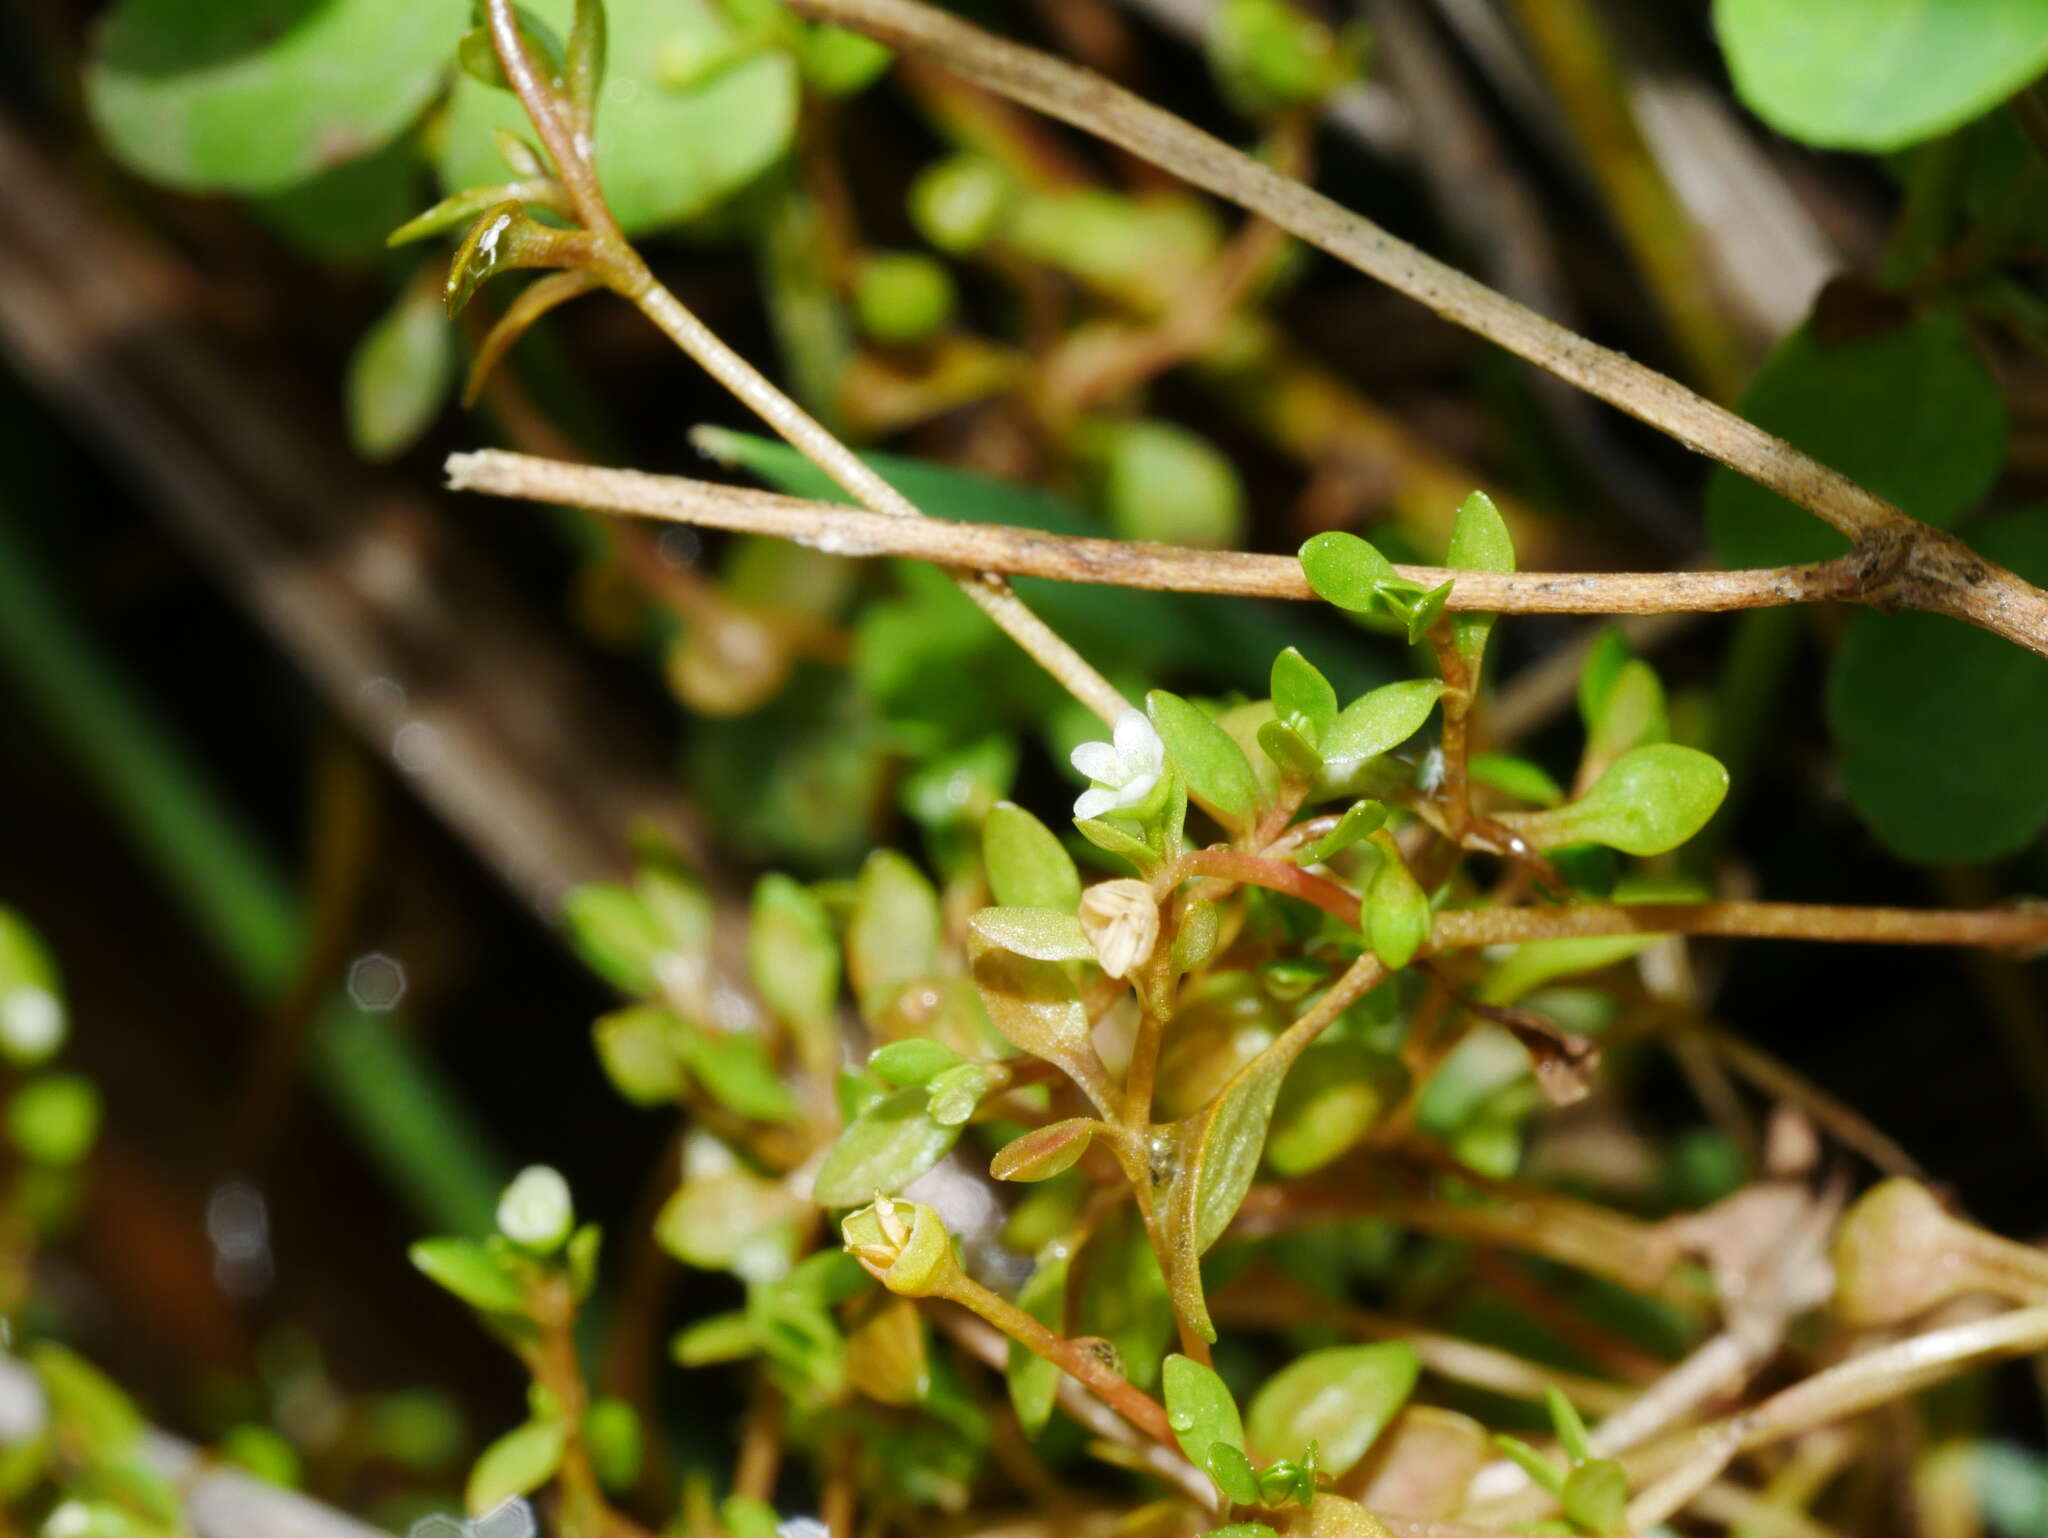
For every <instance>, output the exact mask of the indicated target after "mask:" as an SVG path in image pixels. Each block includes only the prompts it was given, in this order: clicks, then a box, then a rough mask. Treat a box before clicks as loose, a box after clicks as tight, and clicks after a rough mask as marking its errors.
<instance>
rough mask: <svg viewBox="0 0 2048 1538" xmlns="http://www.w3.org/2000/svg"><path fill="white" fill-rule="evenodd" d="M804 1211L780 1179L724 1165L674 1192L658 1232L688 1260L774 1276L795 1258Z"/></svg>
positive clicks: (752, 1277)
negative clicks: (766, 1178)
mask: <svg viewBox="0 0 2048 1538" xmlns="http://www.w3.org/2000/svg"><path fill="white" fill-rule="evenodd" d="M869 1195H870V1196H872V1195H873V1192H870V1193H869ZM804 1212H805V1206H804V1204H803V1202H801V1201H800V1200H799V1199H798V1198H797V1197H795V1196H793V1195H791V1194H790V1193H789V1191H787V1190H786V1189H785V1188H784V1187H783V1185H782V1184H781V1182H779V1181H774V1180H764V1179H763V1178H762V1177H760V1176H759V1175H756V1174H754V1173H753V1172H752V1171H751V1170H746V1169H739V1168H734V1169H725V1170H719V1171H717V1172H716V1173H712V1174H706V1175H693V1176H691V1177H690V1178H689V1179H687V1180H685V1181H684V1182H683V1183H682V1184H681V1185H680V1186H678V1187H677V1188H676V1189H675V1190H674V1191H673V1192H671V1193H670V1195H669V1198H668V1200H667V1201H665V1202H663V1203H662V1206H661V1211H660V1212H659V1213H657V1214H656V1215H655V1219H654V1237H655V1241H656V1242H657V1243H659V1244H660V1245H661V1247H662V1248H663V1249H664V1250H667V1251H668V1252H669V1254H671V1255H673V1256H675V1258H676V1259H678V1260H680V1261H682V1262H683V1264H685V1265H689V1266H697V1267H699V1268H700V1269H703V1270H706V1271H731V1272H733V1273H734V1274H735V1275H737V1276H739V1277H741V1278H742V1279H743V1280H746V1281H754V1282H764V1281H772V1280H774V1279H775V1278H777V1277H780V1276H782V1275H783V1274H785V1273H786V1272H787V1271H788V1270H789V1267H790V1263H791V1261H793V1260H794V1259H795V1256H796V1247H797V1243H798V1240H799V1238H800V1233H799V1229H798V1224H799V1222H800V1220H801V1219H802V1217H803V1215H804Z"/></svg>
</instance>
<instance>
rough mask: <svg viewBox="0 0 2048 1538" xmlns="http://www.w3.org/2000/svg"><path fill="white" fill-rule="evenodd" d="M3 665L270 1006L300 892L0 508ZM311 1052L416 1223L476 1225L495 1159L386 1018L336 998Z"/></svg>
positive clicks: (289, 958) (460, 1228)
mask: <svg viewBox="0 0 2048 1538" xmlns="http://www.w3.org/2000/svg"><path fill="white" fill-rule="evenodd" d="M0 670H4V671H5V673H6V675H7V676H8V677H9V678H10V679H11V680H12V681H13V683H14V685H15V687H16V688H17V689H18V691H19V692H20V695H21V697H22V699H23V701H24V702H25V703H26V704H27V705H28V706H29V708H30V709H31V710H32V711H34V713H35V714H36V716H37V717H38V718H39V719H40V720H41V721H42V723H43V725H44V727H45V728H46V729H47V730H48V732H49V733H50V735H51V736H52V737H53V738H55V739H56V740H57V741H58V742H59V743H61V744H62V745H63V746H64V748H65V749H66V750H68V751H69V753H70V754H71V756H72V759H73V761H74V762H75V763H76V764H77V766H78V768H79V770H80V772H81V773H82V774H84V775H85V777H86V778H87V780H88V781H90V782H91V784H92V785H93V787H94V789H95V790H97V791H98V792H99V794H100V795H101V796H102V797H103V798H105V800H106V802H107V803H108V805H109V806H110V807H111V808H112V810H113V812H114V814H115V817H116V818H117V819H118V821H119V822H120V824H121V826H122V828H123V830H124V831H125V832H126V833H127V835H128V837H129V838H130V839H131V840H133V842H134V844H135V845H136V847H137V848H138V849H139V850H140V851H141V853H142V855H143V857H144V858H145V859H146V860H147V861H148V862H149V864H150V865H151V866H152V867H154V868H155V870H156V872H157V873H158V875H159V876H160V877H161V878H162V880H163V881H164V883H165V885H166V886H167V887H169V888H170V890H171V891H172V893H173V894H174V895H175V896H176V898H177V899H178V900H179V902H180V903H181V904H182V905H183V906H184V907H185V909H186V910H187V912H188V913H189V914H190V915H191V918H192V922H193V925H194V927H195V928H196V929H197V930H198V931H199V932H200V933H201V935H202V936H203V937H204V938H205V939H206V940H207V942H208V943H209V944H211V945H212V946H213V948H214V949H215V951H216V952H217V953H218V954H219V956H220V958H221V959H222V960H223V961H224V962H226V963H227V965H228V966H229V967H230V968H231V969H232V970H233V971H234V973H235V974H236V975H237V976H238V977H239V978H240V979H241V981H242V983H243V984H244V985H245V986H246V987H247V988H248V990H249V992H250V993H251V994H252V995H253V996H254V997H256V998H258V999H260V1000H269V999H273V998H275V997H277V996H278V995H280V994H281V993H283V992H284V991H285V990H286V989H287V988H289V987H290V986H291V983H292V981H293V978H294V974H295V970H296V968H297V966H298V963H299V958H300V956H301V954H302V953H303V950H304V945H305V922H304V914H303V909H302V905H301V903H300V902H299V900H298V898H297V896H296V894H295V893H294V892H293V891H292V889H291V887H290V885H289V884H288V883H287V882H286V880H285V879H284V877H283V876H282V875H281V874H280V873H279V871H278V869H277V866H276V864H275V862H274V861H273V860H272V858H271V856H270V854H269V853H268V851H266V850H265V849H263V847H262V846H261V845H260V844H259V843H258V842H257V841H256V840H255V838H254V837H252V836H251V834H250V833H249V831H248V829H247V828H246V827H244V826H243V825H242V824H241V823H240V822H238V821H237V820H236V819H235V817H234V815H233V813H232V812H231V811H230V810H229V808H227V807H226V806H224V805H223V804H222V802H221V800H220V798H219V797H218V796H217V795H216V794H215V793H214V791H213V789H212V788H211V787H210V786H209V785H208V784H207V783H206V781H205V779H204V777H203V776H202V775H201V774H200V773H199V772H198V770H197V769H196V768H195V767H194V766H193V764H192V763H191V761H190V760H189V759H188V758H187V757H186V755H185V753H184V751H183V750H182V749H181V748H180V747H179V746H178V745H177V743H176V742H175V741H174V740H173V738H172V736H171V734H170V733H169V732H168V731H167V730H166V729H165V728H164V726H163V725H162V724H161V723H160V722H158V721H156V720H155V719H153V718H152V716H151V715H150V713H149V711H148V710H147V708H146V707H145V706H144V705H143V704H142V702H141V701H140V700H138V699H137V698H136V697H135V696H134V694H133V693H132V692H131V691H130V690H129V688H128V687H127V685H126V684H125V683H124V682H123V681H122V679H121V677H120V675H119V674H118V672H117V671H116V670H115V668H114V666H113V665H112V664H111V662H110V661H109V660H108V659H107V658H106V657H105V656H104V655H103V654H102V653H101V651H100V650H99V648H98V647H97V646H96V645H95V643H94V642H93V640H92V639H91V637H90V636H88V635H87V634H86V632H85V630H84V629H83V627H82V626H81V625H80V624H79V622H78V620H77V619H76V617H75V616H73V615H72V614H71V613H70V612H68V610H67V609H66V607H65V605H64V603H63V602H62V601H61V600H60V599H59V598H58V597H57V596H56V594H55V592H54V590H53V587H52V585H51V583H50V581H49V579H48V578H47V576H46V575H45V574H44V572H43V570H42V566H41V563H40V561H38V560H37V558H36V557H35V555H34V552H33V551H32V549H31V548H30V545H29V542H28V540H27V539H26V538H25V537H24V534H23V532H22V529H21V527H20V524H19V522H18V520H17V518H16V516H15V515H13V514H11V513H10V512H9V511H8V509H7V508H6V507H5V506H4V505H0ZM311 1046H312V1054H311V1062H312V1071H313V1077H314V1079H315V1082H316V1083H317V1084H318V1086H319V1088H320V1090H321V1093H322V1094H323V1095H325V1097H326V1098H327V1101H328V1103H329V1105H330V1106H331V1107H332V1108H333V1109H334V1111H335V1113H336V1114H337V1115H339V1116H340V1117H341V1119H342V1120H343V1121H344V1122H346V1123H347V1124H348V1126H349V1128H350V1130H351V1131H352V1132H353V1133H354V1134H355V1136H356V1137H357V1138H358V1139H359V1140H360V1142H361V1143H362V1146H363V1147H364V1149H365V1150H366V1151H367V1152H368V1153H369V1154H370V1156H371V1157H372V1158H373V1159H374V1160H375V1161H376V1163H377V1164H378V1165H379V1167H380V1168H382V1169H383V1171H384V1172H385V1174H386V1175H387V1176H389V1177H390V1178H391V1180H392V1182H393V1183H394V1184H395V1185H396V1186H397V1187H398V1188H399V1190H400V1191H401V1192H402V1193H403V1195H404V1197H405V1200H406V1201H407V1203H408V1204H409V1205H410V1206H411V1207H412V1209H413V1212H414V1214H415V1215H416V1216H417V1217H418V1218H419V1219H420V1220H421V1221H422V1222H424V1223H426V1224H428V1225H430V1226H432V1227H434V1228H437V1229H445V1230H452V1231H456V1232H462V1233H482V1232H485V1231H486V1230H487V1229H488V1228H489V1226H490V1223H491V1214H492V1210H493V1206H494V1204H495V1202H496V1200H497V1192H498V1187H499V1184H500V1182H499V1178H498V1171H497V1168H496V1160H495V1159H494V1158H493V1157H492V1156H491V1154H490V1153H489V1152H488V1151H487V1144H486V1140H485V1138H484V1136H483V1133H482V1131H481V1130H480V1129H479V1128H478V1127H477V1126H476V1124H475V1122H474V1121H473V1120H472V1118H471V1117H470V1115H469V1113H468V1111H467V1110H466V1109H465V1108H464V1107H463V1106H462V1105H461V1103H460V1102H459V1101H458V1100H457V1099H456V1097H455V1096H454V1095H453V1094H452V1093H451V1091H450V1090H449V1089H448V1088H447V1087H446V1086H445V1085H444V1084H442V1083H441V1082H440V1080H439V1078H438V1077H437V1076H436V1074H435V1072H434V1070H433V1069H432V1067H431V1066H430V1065H428V1064H427V1062H426V1061H425V1060H424V1059H423V1058H422V1056H421V1055H420V1053H419V1052H418V1051H417V1050H416V1049H415V1048H414V1046H413V1045H412V1043H411V1042H410V1041H409V1040H408V1039H407V1037H406V1036H405V1035H404V1033H403V1032H402V1031H401V1030H400V1029H399V1025H398V1021H397V1020H396V1018H394V1017H393V1016H390V1015H384V1014H372V1013H369V1012H366V1011H364V1010H362V1009H359V1008H357V1007H356V1006H355V1005H354V1004H353V1003H352V1002H351V1001H350V1000H349V999H348V997H347V996H346V995H343V994H337V995H336V996H335V997H334V998H333V999H331V1000H330V1001H329V1002H328V1003H326V1004H325V1005H324V1006H322V1008H321V1011H320V1014H319V1018H318V1020H317V1022H316V1024H315V1027H314V1031H313V1038H312V1043H311Z"/></svg>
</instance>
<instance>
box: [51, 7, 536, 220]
mask: <svg viewBox="0 0 2048 1538" xmlns="http://www.w3.org/2000/svg"><path fill="white" fill-rule="evenodd" d="M468 10H469V7H468V6H467V5H466V4H465V3H464V0H120V3H118V4H117V5H115V6H114V8H113V9H112V10H111V11H110V12H109V13H108V14H107V17H106V19H105V21H104V22H103V23H102V24H101V26H100V30H99V32H98V34H97V35H96V36H95V38H94V41H93V49H92V54H91V57H90V58H89V59H88V61H87V64H86V70H85V99H86V106H87V109H88V110H89V111H90V112H91V114H92V116H93V120H94V122H95V123H96V124H97V125H98V127H99V130H100V132H101V134H103V135H104V136H105V138H106V141H107V145H108V147H109V148H110V149H111V150H112V151H113V152H114V154H115V155H116V156H117V157H118V158H119V159H120V160H121V162H122V163H123V164H124V165H126V166H128V167H129V168H130V169H131V170H133V171H136V172H138V173H140V174H141V175H143V176H147V177H149V178H150V179H151V180H153V181H159V182H164V183H167V184H168V185H170V186H173V187H181V188H184V189H186V190H188V191H193V192H244V193H265V192H279V191H282V190H283V189H284V188H286V187H289V186H291V185H292V184H293V183H295V182H301V181H304V180H306V179H307V178H309V177H312V176H315V175H317V174H319V173H320V172H322V171H325V170H327V169H329V168H330V167H333V166H337V165H340V164H341V163H342V162H344V161H349V160H354V159H356V158H357V157H358V156H362V155H367V154H369V153H370V152H371V151H373V150H376V149H378V148H381V147H382V146H383V145H384V144H385V143H386V142H388V141H389V140H390V139H392V138H393V137H394V136H396V135H397V134H398V133H399V132H400V130H402V129H403V128H405V126H406V125H407V124H409V123H410V122H412V120H413V119H414V118H415V117H417V116H418V115H419V112H420V110H421V108H423V107H425V106H426V104H427V102H428V100H429V99H430V98H431V97H432V96H433V94H434V93H435V91H436V90H438V89H439V88H440V85H441V81H442V79H443V78H444V77H445V75H446V74H447V71H448V66H449V64H450V62H451V61H452V60H453V58H454V54H455V42H456V39H457V38H458V37H459V36H461V34H462V31H463V28H464V25H465V23H466V21H467V13H468ZM478 89H481V87H479V88H478ZM503 179H504V178H503V176H502V175H494V176H491V177H488V178H486V177H479V178H476V180H479V181H481V180H493V181H502V180H503Z"/></svg>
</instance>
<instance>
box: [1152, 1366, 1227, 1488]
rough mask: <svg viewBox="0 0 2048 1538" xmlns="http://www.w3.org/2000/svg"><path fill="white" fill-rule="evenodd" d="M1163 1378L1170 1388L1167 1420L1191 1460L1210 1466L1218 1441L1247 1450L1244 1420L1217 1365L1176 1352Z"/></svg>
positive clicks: (1198, 1465) (1200, 1466)
mask: <svg viewBox="0 0 2048 1538" xmlns="http://www.w3.org/2000/svg"><path fill="white" fill-rule="evenodd" d="M1160 1381H1161V1383H1162V1384H1163V1386H1164V1388H1165V1390H1166V1423H1167V1425H1169V1426H1171V1427H1172V1428H1173V1435H1174V1439H1175V1440H1176V1441H1178V1442H1179V1443H1180V1450H1181V1451H1182V1452H1184V1453H1186V1454H1187V1456H1188V1461H1189V1462H1190V1463H1192V1464H1194V1465H1195V1466H1196V1467H1197V1468H1205V1467H1207V1466H1208V1462H1209V1449H1210V1448H1212V1447H1214V1446H1215V1445H1216V1444H1217V1443H1218V1442H1221V1443H1222V1444H1223V1445H1224V1446H1226V1447H1234V1448H1236V1449H1237V1450H1238V1451H1239V1452H1243V1451H1244V1419H1243V1417H1242V1416H1240V1415H1239V1414H1238V1413H1237V1401H1236V1400H1235V1399H1233V1398H1232V1397H1231V1394H1230V1389H1229V1387H1228V1386H1227V1385H1226V1384H1225V1383H1224V1381H1223V1380H1222V1379H1221V1378H1219V1377H1218V1376H1217V1375H1216V1370H1215V1369H1214V1368H1213V1367H1204V1366H1203V1365H1202V1364H1201V1363H1200V1362H1198V1361H1196V1360H1195V1359H1194V1358H1193V1357H1188V1356H1182V1355H1180V1354H1179V1353H1178V1352H1175V1353H1174V1354H1173V1355H1172V1356H1169V1357H1168V1358H1167V1359H1166V1367H1165V1370H1164V1371H1163V1373H1162V1374H1161V1378H1160Z"/></svg>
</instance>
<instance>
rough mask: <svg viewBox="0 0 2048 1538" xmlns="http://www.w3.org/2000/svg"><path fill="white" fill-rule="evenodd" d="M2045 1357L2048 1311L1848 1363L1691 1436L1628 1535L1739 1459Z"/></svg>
mask: <svg viewBox="0 0 2048 1538" xmlns="http://www.w3.org/2000/svg"><path fill="white" fill-rule="evenodd" d="M2042 1350H2048V1307H2044V1308H2022V1309H2015V1310H2013V1311H2012V1312H2011V1313H2007V1314H2000V1315H1997V1316H1995V1317H1993V1318H1990V1319H1977V1320H1972V1321H1971V1322H1969V1323H1968V1324H1959V1325H1952V1326H1950V1327H1948V1328H1947V1329H1940V1330H1928V1331H1926V1332H1924V1333H1923V1334H1919V1335H1914V1336H1910V1337H1909V1338H1907V1339H1905V1340H1902V1341H1896V1342H1894V1343H1893V1344H1891V1345H1889V1346H1883V1347H1880V1348H1879V1349H1877V1350H1875V1351H1869V1352H1865V1353H1864V1354H1863V1355H1861V1356H1856V1357H1851V1358H1850V1359H1849V1360H1848V1361H1846V1362H1843V1363H1841V1364H1839V1365H1838V1366H1834V1367H1830V1368H1827V1369H1825V1370H1824V1371H1821V1372H1817V1373H1815V1374H1813V1376H1811V1377H1809V1378H1806V1379H1803V1380H1801V1381H1800V1382H1798V1383H1795V1384H1793V1385H1792V1386H1791V1387H1790V1388H1788V1389H1785V1390H1783V1391H1782V1392H1780V1393H1777V1394H1774V1395H1772V1396H1771V1397H1770V1398H1769V1399H1766V1400H1765V1401H1764V1402H1763V1403H1762V1404H1760V1405H1757V1406H1756V1407H1755V1408H1753V1409H1749V1410H1743V1411H1740V1412H1738V1413H1736V1414H1734V1415H1730V1416H1727V1417H1725V1418H1723V1419H1722V1420H1719V1421H1716V1422H1715V1423H1713V1424H1712V1425H1710V1426H1707V1427H1704V1428H1702V1429H1701V1430H1700V1431H1699V1432H1697V1433H1694V1434H1693V1436H1694V1439H1695V1440H1694V1446H1695V1451H1694V1452H1693V1453H1692V1454H1691V1456H1689V1457H1688V1458H1686V1459H1685V1461H1684V1462H1682V1463H1680V1464H1679V1465H1678V1467H1676V1468H1675V1469H1673V1470H1672V1471H1671V1472H1670V1473H1668V1474H1666V1475H1665V1476H1664V1477H1663V1478H1661V1479H1659V1480H1658V1481H1657V1482H1656V1483H1655V1484H1652V1485H1651V1486H1650V1487H1649V1488H1648V1489H1646V1490H1644V1491H1643V1492H1642V1493H1641V1494H1639V1495H1638V1496H1636V1498H1635V1499H1634V1500H1633V1501H1631V1502H1629V1507H1628V1526H1629V1530H1630V1531H1631V1532H1638V1533H1639V1532H1643V1531H1645V1530H1647V1529H1649V1528H1651V1527H1654V1526H1656V1525H1657V1524H1658V1523H1660V1522H1663V1521H1665V1520H1666V1519H1667V1518H1669V1517H1671V1516H1673V1515H1674V1514H1676V1513H1677V1512H1678V1511H1680V1510H1681V1509H1683V1507H1684V1506H1685V1504H1686V1503H1687V1502H1688V1501H1690V1500H1691V1499H1692V1498H1693V1497H1694V1496H1695V1495H1697V1494H1698V1493H1699V1492H1700V1491H1701V1490H1702V1489H1704V1488H1705V1487H1706V1486H1707V1485H1708V1484H1709V1483H1711V1482H1712V1481H1713V1480H1715V1479H1716V1478H1718V1477H1719V1476H1720V1473H1721V1471H1722V1470H1723V1469H1724V1468H1726V1467H1727V1466H1728V1464H1729V1463H1730V1462H1731V1461H1732V1460H1733V1459H1734V1458H1735V1457H1736V1456H1737V1455H1738V1454H1740V1453H1743V1452H1748V1451H1751V1450H1753V1449H1755V1448H1759V1447H1765V1446H1768V1445H1769V1444H1770V1443H1772V1442H1777V1441H1782V1440H1783V1439H1784V1438H1786V1437H1789V1436H1796V1435H1798V1434H1799V1433H1800V1432H1802V1431H1808V1430H1811V1429H1812V1428H1814V1427H1816V1426H1823V1425H1826V1424H1827V1423H1828V1422H1830V1421H1837V1420H1844V1419H1847V1418H1848V1417H1849V1416H1851V1415H1855V1414H1858V1413H1860V1412H1862V1411H1864V1410H1868V1409H1872V1408H1874V1407H1875V1406H1877V1405H1881V1404H1885V1403H1887V1402H1889V1401H1891V1400H1893V1399H1898V1398H1901V1397H1903V1396H1904V1395H1907V1394H1913V1393H1918V1392H1919V1391H1920V1390H1921V1389H1924V1388H1927V1387H1929V1386H1931V1385H1933V1384H1936V1383H1939V1382H1942V1381H1943V1380H1944V1379H1947V1378H1952V1377H1954V1376H1955V1375H1956V1374H1957V1373H1959V1372H1963V1371H1965V1370H1966V1369H1968V1368H1971V1367H1974V1366H1976V1365H1978V1364H1979V1363H1981V1362H1986V1361H1998V1360H2001V1359H2003V1358H2005V1357H2012V1356H2024V1355H2029V1354H2031V1353H2034V1352H2037V1351H2042Z"/></svg>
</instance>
